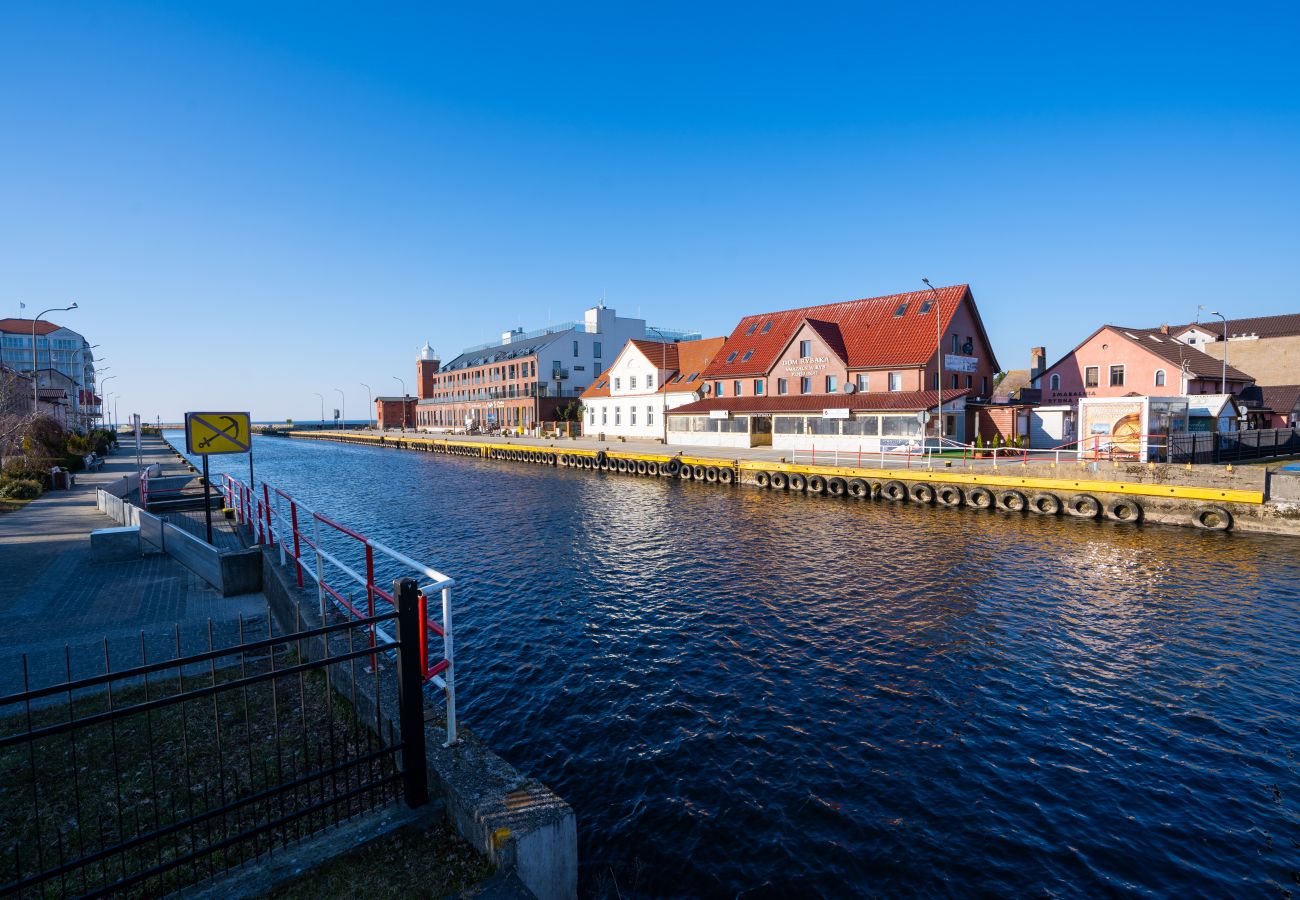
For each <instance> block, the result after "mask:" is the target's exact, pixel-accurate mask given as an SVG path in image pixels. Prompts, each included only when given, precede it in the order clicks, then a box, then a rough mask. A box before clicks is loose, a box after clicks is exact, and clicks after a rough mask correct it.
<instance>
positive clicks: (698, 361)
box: [582, 337, 727, 400]
mask: <svg viewBox="0 0 1300 900" xmlns="http://www.w3.org/2000/svg"><path fill="white" fill-rule="evenodd" d="M726 342H727V339H726V338H724V337H716V338H705V339H704V340H700V341H681V342H680V343H669V344H666V343H664V342H662V341H642V340H631V341H628V343H629V344H635V345H636V348H637V350H639V351H640V352H641V353H642V355H644V356H645V358H646V359H647V360H649V361H650V362H652V363H654V364H655V365H658V366H660V367H661V368H663V369H665V370H666V371H667V372H668V375H667V376H666V377H665V378H664V381H663V384H661V385H659V387H658V389H657V390H656V391H655V393H667V394H676V393H685V392H687V391H691V390H694V389H695V388H698V387H699V386H700V385H701V384H703V383H704V380H703V379H701V378H697V379H695V381H694V382H693V383H692V384H689V385H688V384H687V383H686V382H685V381H682V382H680V383H676V384H675V383H674V379H675V378H676V377H677V376H678V375H681V376H683V378H688V377H690V376H691V374H693V373H696V372H703V371H704V370H705V369H706V368H708V366H709V361H710V360H712V359H713V357H714V354H716V353H717V352H718V351H719V350H720V349H722V345H723V344H725V343H726ZM626 349H627V346H626V345H624V348H623V350H626ZM622 355H623V351H619V356H622ZM614 362H615V364H617V363H618V358H617V357H616V358H615V360H614ZM610 368H611V369H612V368H613V366H610ZM582 396H583V398H584V399H588V400H590V399H594V398H596V397H608V396H609V373H608V372H605V373H603V374H601V376H600V377H599V378H597V379H596V382H595V383H594V384H592V385H591V386H590V387H588V388H587V389H586V390H585V391H583V392H582Z"/></svg>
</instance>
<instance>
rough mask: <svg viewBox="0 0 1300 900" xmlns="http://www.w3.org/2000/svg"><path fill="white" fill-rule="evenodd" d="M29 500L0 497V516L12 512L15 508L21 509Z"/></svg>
mask: <svg viewBox="0 0 1300 900" xmlns="http://www.w3.org/2000/svg"><path fill="white" fill-rule="evenodd" d="M31 502H32V501H31V500H13V499H11V498H9V497H0V516H2V515H4V514H5V513H7V512H14V511H15V510H19V509H22V508H23V507H24V506H26V505H27V504H28V503H31Z"/></svg>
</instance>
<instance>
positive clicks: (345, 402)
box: [334, 388, 348, 428]
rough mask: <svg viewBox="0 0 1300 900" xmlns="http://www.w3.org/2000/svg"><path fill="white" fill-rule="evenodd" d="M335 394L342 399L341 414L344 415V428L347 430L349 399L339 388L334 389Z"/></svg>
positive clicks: (340, 403)
mask: <svg viewBox="0 0 1300 900" xmlns="http://www.w3.org/2000/svg"><path fill="white" fill-rule="evenodd" d="M334 393H336V394H338V395H339V397H340V398H341V399H340V400H339V412H341V413H342V414H343V420H342V426H343V427H344V428H347V427H348V398H347V395H346V394H344V393H343V392H342V391H341V390H339V389H338V388H335V389H334Z"/></svg>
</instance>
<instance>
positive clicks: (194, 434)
mask: <svg viewBox="0 0 1300 900" xmlns="http://www.w3.org/2000/svg"><path fill="white" fill-rule="evenodd" d="M252 446H253V433H252V422H251V421H249V415H248V413H246V412H187V413H186V414H185V450H186V452H187V453H193V454H196V455H198V456H216V455H217V454H220V453H247V452H248V451H249V448H250V447H252Z"/></svg>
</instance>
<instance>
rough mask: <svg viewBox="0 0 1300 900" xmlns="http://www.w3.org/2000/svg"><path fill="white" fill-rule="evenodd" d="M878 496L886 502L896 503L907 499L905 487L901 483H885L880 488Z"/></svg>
mask: <svg viewBox="0 0 1300 900" xmlns="http://www.w3.org/2000/svg"><path fill="white" fill-rule="evenodd" d="M880 495H881V496H882V497H884V498H885V499H886V500H893V501H894V502H898V501H900V500H906V499H907V485H905V484H903V482H901V481H886V482H885V483H884V484H883V485H882V486H881V488H880Z"/></svg>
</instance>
